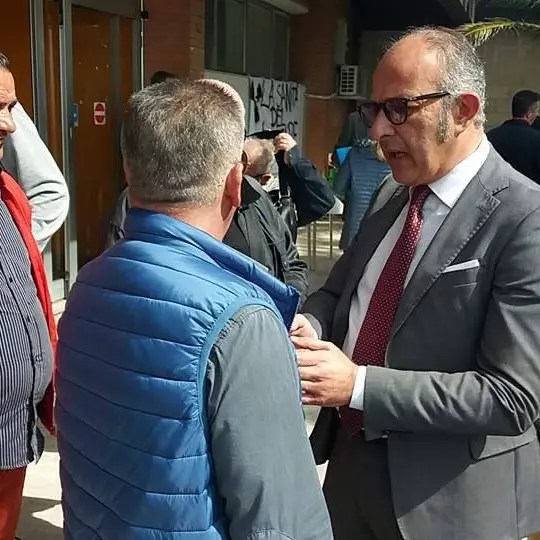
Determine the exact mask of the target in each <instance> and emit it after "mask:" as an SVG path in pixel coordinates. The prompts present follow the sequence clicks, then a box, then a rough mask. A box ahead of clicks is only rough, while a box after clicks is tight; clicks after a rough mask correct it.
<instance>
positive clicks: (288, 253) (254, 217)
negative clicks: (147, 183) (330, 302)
mask: <svg viewBox="0 0 540 540" xmlns="http://www.w3.org/2000/svg"><path fill="white" fill-rule="evenodd" d="M246 163H247V158H246ZM251 167H252V170H253V167H256V165H255V166H253V165H252V166H251ZM129 207H130V202H129V189H128V187H126V188H125V189H124V190H123V191H122V193H120V196H119V197H118V200H117V202H116V207H115V210H114V212H113V215H112V217H111V221H110V224H109V232H108V235H107V240H106V248H107V249H108V248H110V247H112V246H114V245H115V244H116V243H117V242H118V241H120V240H122V239H123V238H124V237H125V222H126V216H127V212H128V210H129ZM223 241H224V243H225V244H227V245H228V246H230V247H232V248H234V249H236V250H237V251H239V252H240V253H243V254H244V255H246V256H248V257H250V258H251V259H253V260H255V261H257V262H258V263H259V264H260V265H262V267H263V268H264V269H265V270H266V271H267V272H268V273H269V274H271V275H272V276H274V277H275V278H277V279H279V280H280V281H281V282H283V283H285V284H286V285H290V286H291V287H294V288H295V289H296V290H297V291H298V292H299V293H300V302H301V303H303V302H304V300H305V299H306V296H307V292H308V267H307V264H306V263H305V262H304V261H302V260H301V259H300V256H299V255H298V250H297V249H296V246H295V244H294V242H293V239H292V235H291V231H290V230H289V228H288V227H287V225H286V224H285V222H284V221H283V219H282V218H281V216H280V215H279V214H278V211H277V209H276V208H275V207H274V205H273V203H272V201H271V200H270V198H269V197H268V195H267V193H266V192H265V191H264V190H263V188H262V186H261V185H260V184H259V182H258V181H257V180H255V179H254V178H251V177H250V176H247V175H244V181H243V182H242V202H241V204H240V206H239V208H238V210H237V212H236V213H235V214H234V217H233V220H232V222H231V225H230V227H229V230H228V231H227V233H226V235H225V237H224V239H223Z"/></svg>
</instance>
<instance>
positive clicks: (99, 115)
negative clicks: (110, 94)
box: [94, 101, 107, 126]
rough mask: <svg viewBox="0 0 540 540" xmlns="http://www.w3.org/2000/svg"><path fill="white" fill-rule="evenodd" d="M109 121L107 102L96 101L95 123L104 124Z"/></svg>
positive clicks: (97, 124)
mask: <svg viewBox="0 0 540 540" xmlns="http://www.w3.org/2000/svg"><path fill="white" fill-rule="evenodd" d="M106 123H107V104H106V103H104V102H103V101H96V102H94V124H95V125H96V126H104V125H105V124H106Z"/></svg>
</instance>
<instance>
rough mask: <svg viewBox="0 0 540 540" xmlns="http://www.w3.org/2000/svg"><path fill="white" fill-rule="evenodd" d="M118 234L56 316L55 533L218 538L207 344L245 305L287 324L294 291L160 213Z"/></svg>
mask: <svg viewBox="0 0 540 540" xmlns="http://www.w3.org/2000/svg"><path fill="white" fill-rule="evenodd" d="M126 237H127V240H126V241H122V242H120V243H119V244H117V245H116V246H115V247H113V248H112V249H110V250H109V251H107V252H106V253H105V254H104V255H102V256H101V257H99V258H98V259H96V260H95V261H94V262H92V263H90V264H89V265H87V266H86V267H85V268H84V269H83V270H82V271H81V272H80V273H79V276H78V279H77V283H76V285H75V287H74V288H73V291H72V293H71V295H70V298H69V301H68V303H67V307H66V311H65V313H64V315H63V317H62V319H61V323H60V342H59V347H58V369H57V378H56V382H57V404H56V420H57V426H58V447H59V452H60V458H61V466H60V474H61V480H62V488H63V506H64V513H65V533H64V534H65V538H66V539H68V540H71V539H73V540H85V539H94V538H100V539H102V540H133V539H141V540H150V539H151V540H158V539H168V540H172V539H176V540H186V539H197V540H215V539H221V538H228V535H227V523H226V522H225V519H224V516H223V513H222V508H221V504H220V498H219V495H218V494H217V493H216V490H215V487H214V480H213V475H212V464H211V457H210V454H209V444H208V432H207V429H206V426H205V419H206V411H205V407H206V404H205V399H204V389H203V384H204V379H205V372H206V366H207V359H208V355H209V352H210V349H211V347H212V345H213V344H214V342H215V341H216V338H217V336H218V334H219V332H220V331H221V330H222V328H223V327H224V325H225V324H226V322H227V320H228V319H229V318H230V316H231V315H233V314H234V313H235V312H236V311H238V310H239V309H241V308H242V307H244V306H247V305H253V304H261V305H265V306H268V307H269V308H270V309H272V310H274V311H275V313H276V314H277V315H278V316H280V317H281V318H282V319H283V321H284V323H285V324H286V325H290V323H291V321H292V318H293V316H294V313H295V310H296V307H297V302H298V294H297V292H296V291H295V290H293V289H291V288H288V287H286V286H285V285H283V284H281V283H279V282H278V281H277V280H275V279H274V278H273V277H271V276H269V275H268V274H266V273H265V272H264V271H263V270H260V269H259V267H258V265H257V264H256V263H254V262H253V261H251V260H250V259H247V258H245V257H244V256H243V255H241V254H239V253H237V252H236V251H234V250H232V249H230V248H228V247H227V246H225V245H224V244H222V243H220V242H217V241H216V240H214V239H213V238H211V237H210V236H208V235H207V234H205V233H203V232H201V231H199V230H197V229H194V228H192V227H190V226H188V225H186V224H184V223H181V222H179V221H176V220H174V219H172V218H169V217H167V216H164V215H159V214H155V213H151V212H145V211H142V210H131V211H130V212H129V214H128V219H127V222H126ZM253 339H257V336H254V337H253ZM246 360H247V359H246Z"/></svg>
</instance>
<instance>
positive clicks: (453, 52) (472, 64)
mask: <svg viewBox="0 0 540 540" xmlns="http://www.w3.org/2000/svg"><path fill="white" fill-rule="evenodd" d="M414 36H418V37H420V38H422V39H423V40H424V41H425V42H426V43H427V45H428V47H429V48H431V49H432V50H434V51H435V52H436V53H437V55H438V57H439V59H440V61H441V65H442V67H441V69H442V73H441V81H440V88H439V90H441V91H445V92H449V93H450V94H451V96H450V98H447V99H452V96H453V97H454V99H455V97H457V96H458V95H459V94H463V93H466V92H471V93H474V94H476V95H477V96H478V97H479V98H480V101H481V103H480V110H479V111H478V115H477V116H476V118H475V120H474V124H475V125H476V127H483V125H484V124H485V122H486V113H485V106H486V74H485V69H484V63H483V62H482V60H481V59H480V57H479V56H478V54H477V52H476V50H475V48H474V46H473V45H472V44H471V43H470V41H469V40H468V39H467V38H466V37H465V36H464V35H463V34H461V33H460V32H457V31H455V30H450V29H449V28H443V27H431V26H423V27H420V28H414V29H412V30H410V31H408V32H407V33H406V34H405V35H404V36H403V37H404V38H407V37H414Z"/></svg>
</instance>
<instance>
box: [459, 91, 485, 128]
mask: <svg viewBox="0 0 540 540" xmlns="http://www.w3.org/2000/svg"><path fill="white" fill-rule="evenodd" d="M480 107H481V103H480V98H479V97H478V96H477V95H476V94H462V95H461V96H460V97H459V99H458V100H457V102H456V104H455V105H454V110H453V114H454V121H455V124H456V127H457V128H458V129H459V130H460V131H464V130H465V129H466V128H467V127H469V125H470V124H471V123H472V122H473V121H474V119H475V118H476V116H477V114H478V113H479V112H480Z"/></svg>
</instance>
